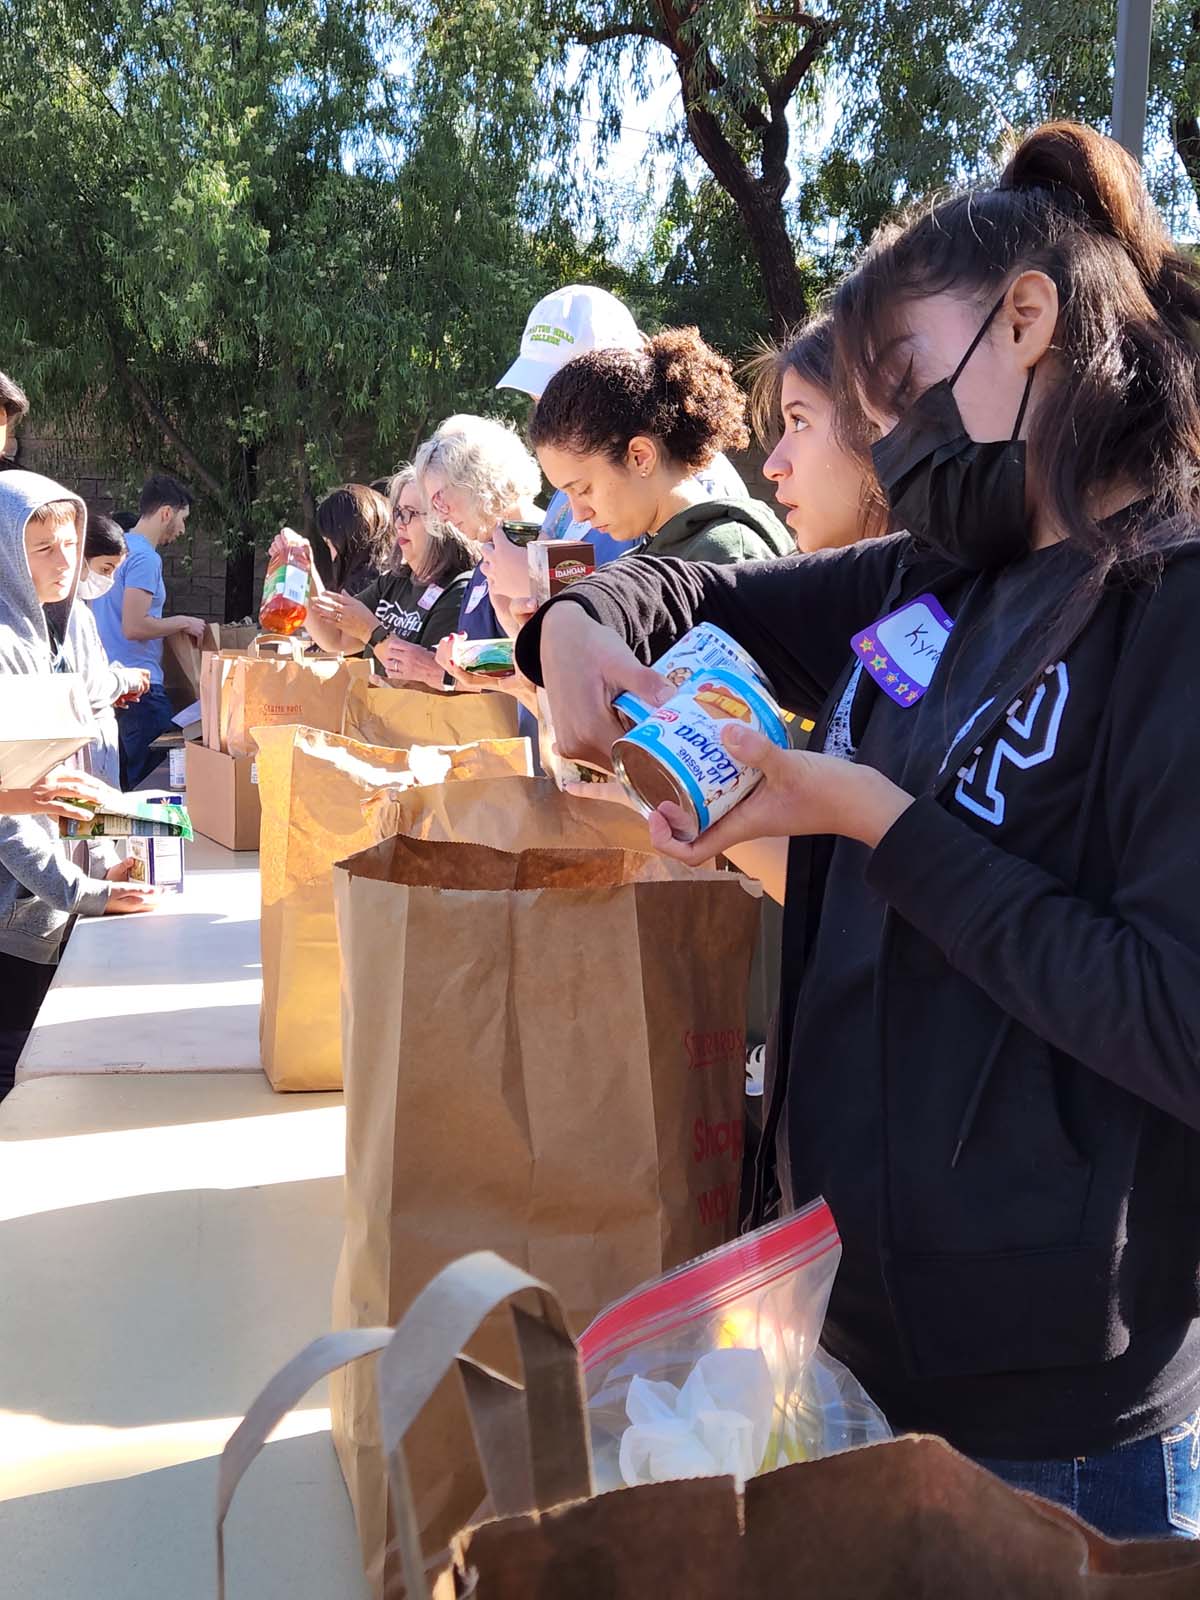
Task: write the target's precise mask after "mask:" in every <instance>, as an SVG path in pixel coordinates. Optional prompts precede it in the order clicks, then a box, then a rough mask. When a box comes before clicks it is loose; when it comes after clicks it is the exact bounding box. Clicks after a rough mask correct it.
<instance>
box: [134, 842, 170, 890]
mask: <svg viewBox="0 0 1200 1600" xmlns="http://www.w3.org/2000/svg"><path fill="white" fill-rule="evenodd" d="M126 854H127V855H128V856H129V857H131V858H132V860H133V861H135V862H136V863H137V865H136V866H135V867H134V869H133V871H132V872H131V873H130V875H129V881H130V882H131V883H145V884H149V885H150V886H151V887H152V888H155V889H171V890H174V891H176V892H182V890H183V882H184V865H183V840H182V839H130V840H129V841H128V844H127V846H126Z"/></svg>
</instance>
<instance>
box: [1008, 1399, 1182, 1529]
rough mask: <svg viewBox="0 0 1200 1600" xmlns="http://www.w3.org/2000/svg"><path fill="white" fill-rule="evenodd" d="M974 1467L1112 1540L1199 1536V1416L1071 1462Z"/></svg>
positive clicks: (1013, 1463) (1039, 1462)
mask: <svg viewBox="0 0 1200 1600" xmlns="http://www.w3.org/2000/svg"><path fill="white" fill-rule="evenodd" d="M979 1465H980V1466H981V1467H986V1468H987V1470H988V1471H989V1472H993V1473H995V1475H996V1476H997V1477H998V1478H1002V1479H1003V1480H1004V1482H1005V1483H1007V1484H1010V1485H1011V1486H1012V1488H1014V1489H1024V1490H1027V1491H1028V1492H1029V1493H1030V1494H1036V1495H1040V1496H1041V1498H1042V1499H1043V1500H1050V1501H1053V1502H1054V1503H1055V1504H1056V1505H1060V1506H1065V1507H1066V1508H1067V1510H1068V1511H1073V1512H1074V1513H1075V1515H1076V1516H1077V1517H1079V1518H1080V1520H1081V1521H1083V1522H1087V1523H1090V1525H1091V1526H1092V1527H1093V1528H1096V1529H1098V1530H1099V1532H1101V1533H1105V1534H1107V1535H1108V1536H1109V1538H1110V1539H1164V1538H1173V1539H1196V1538H1200V1411H1198V1412H1196V1414H1195V1415H1194V1416H1192V1417H1189V1418H1188V1420H1187V1421H1186V1422H1181V1423H1180V1424H1179V1425H1178V1427H1174V1428H1168V1429H1167V1431H1166V1432H1165V1433H1162V1434H1157V1435H1155V1436H1154V1437H1153V1438H1150V1439H1139V1440H1138V1441H1137V1442H1136V1443H1135V1444H1123V1445H1119V1446H1118V1447H1117V1448H1116V1449H1115V1450H1105V1451H1104V1452H1103V1453H1102V1454H1100V1455H1095V1456H1077V1457H1075V1458H1074V1459H1073V1460H1069V1461H993V1460H989V1459H986V1458H979Z"/></svg>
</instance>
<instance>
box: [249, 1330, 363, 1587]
mask: <svg viewBox="0 0 1200 1600" xmlns="http://www.w3.org/2000/svg"><path fill="white" fill-rule="evenodd" d="M391 1337H392V1330H391V1329H390V1328H346V1329H343V1330H341V1331H340V1332H336V1333H325V1334H322V1335H321V1337H320V1338H319V1339H314V1340H313V1342H312V1343H311V1344H310V1345H306V1346H305V1348H304V1349H303V1350H301V1352H300V1354H299V1355H297V1356H293V1357H292V1359H291V1360H290V1361H289V1362H288V1364H287V1365H286V1366H285V1367H281V1368H280V1370H279V1371H278V1372H277V1373H276V1374H275V1376H274V1377H273V1378H272V1379H271V1381H270V1383H268V1384H267V1386H266V1388H265V1389H264V1390H263V1391H262V1393H261V1394H260V1395H259V1397H258V1399H257V1400H255V1402H254V1404H253V1405H252V1406H251V1407H250V1409H249V1411H247V1413H246V1415H245V1416H244V1417H243V1418H242V1420H241V1422H240V1423H239V1424H238V1426H237V1428H235V1430H234V1431H233V1433H232V1434H231V1435H230V1437H229V1441H228V1443H227V1444H226V1446H225V1448H224V1450H222V1452H221V1460H220V1462H219V1464H218V1466H217V1600H225V1518H226V1516H227V1515H228V1513H229V1507H230V1504H231V1503H232V1500H233V1496H234V1491H235V1490H236V1489H237V1486H238V1484H239V1483H240V1482H241V1481H242V1478H243V1477H244V1476H245V1474H246V1471H247V1469H248V1468H249V1466H250V1465H251V1463H252V1462H253V1461H254V1459H255V1457H256V1456H257V1455H258V1453H259V1451H260V1450H261V1449H262V1447H263V1445H264V1444H266V1442H267V1438H268V1436H269V1435H270V1434H271V1433H272V1432H274V1430H275V1429H276V1428H277V1427H278V1426H279V1424H280V1423H281V1422H282V1421H283V1419H284V1417H285V1416H287V1414H288V1412H289V1411H292V1410H294V1409H295V1407H296V1406H297V1405H298V1404H299V1402H300V1401H301V1400H302V1399H303V1398H304V1396H305V1395H306V1394H307V1393H308V1391H309V1390H310V1389H311V1388H312V1386H313V1384H314V1383H318V1382H319V1381H320V1380H321V1379H322V1378H327V1377H328V1376H329V1374H330V1373H331V1372H336V1371H337V1370H338V1368H339V1367H346V1366H349V1364H350V1363H351V1362H352V1361H360V1360H361V1359H362V1358H363V1357H364V1356H370V1355H374V1354H375V1353H376V1352H377V1351H379V1350H382V1349H383V1347H384V1346H385V1345H386V1344H387V1342H388V1340H389V1339H390V1338H391Z"/></svg>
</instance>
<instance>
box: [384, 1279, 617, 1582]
mask: <svg viewBox="0 0 1200 1600" xmlns="http://www.w3.org/2000/svg"><path fill="white" fill-rule="evenodd" d="M529 1291H531V1292H532V1293H533V1294H534V1295H535V1296H536V1304H537V1310H536V1313H534V1312H530V1311H526V1310H525V1309H523V1308H522V1307H520V1306H512V1307H511V1311H512V1317H513V1329H514V1332H515V1334H516V1339H517V1347H518V1349H519V1351H520V1354H521V1366H522V1369H523V1372H524V1377H525V1387H524V1389H520V1388H518V1387H517V1386H516V1385H515V1384H512V1383H510V1382H509V1381H508V1380H507V1379H506V1378H502V1377H501V1376H500V1375H499V1374H498V1373H495V1372H492V1371H490V1370H489V1369H488V1368H487V1367H484V1366H482V1365H480V1364H479V1363H477V1362H474V1361H472V1360H470V1359H469V1358H467V1357H465V1356H460V1355H459V1354H458V1352H459V1351H461V1350H462V1348H463V1346H464V1345H466V1344H469V1343H470V1341H471V1339H472V1338H473V1337H474V1336H475V1334H476V1333H477V1332H478V1331H479V1328H480V1327H481V1326H482V1324H483V1322H484V1320H485V1318H486V1317H488V1316H489V1315H490V1314H491V1313H492V1312H493V1311H495V1310H496V1309H497V1308H498V1307H499V1306H502V1305H504V1304H505V1303H506V1302H508V1301H510V1300H512V1298H513V1297H514V1296H515V1295H518V1294H521V1293H524V1292H529ZM456 1362H457V1365H458V1367H459V1371H460V1372H461V1374H462V1378H463V1387H464V1391H465V1393H466V1398H467V1406H468V1409H469V1410H470V1413H471V1423H472V1428H473V1430H474V1433H475V1441H476V1445H477V1447H478V1450H479V1455H480V1463H481V1465H482V1467H483V1472H484V1479H485V1481H486V1483H487V1486H488V1490H489V1493H490V1495H491V1498H492V1502H493V1506H494V1508H495V1509H496V1511H497V1512H498V1513H499V1514H501V1515H507V1514H513V1513H515V1512H521V1511H531V1510H548V1509H549V1508H550V1507H552V1506H555V1505H558V1504H561V1503H562V1502H563V1501H566V1500H578V1499H584V1498H587V1497H589V1496H590V1495H591V1494H592V1493H593V1481H592V1462H591V1449H590V1445H589V1441H588V1430H587V1421H586V1416H585V1400H584V1388H583V1374H582V1372H581V1370H580V1366H579V1357H578V1355H577V1354H576V1351H575V1345H574V1343H573V1342H572V1339H571V1335H570V1333H569V1332H568V1331H567V1325H566V1321H565V1319H564V1318H563V1313H562V1307H561V1306H560V1304H559V1302H558V1298H557V1296H556V1295H555V1294H554V1291H553V1290H552V1289H550V1288H548V1287H547V1286H546V1284H544V1283H542V1282H541V1281H540V1280H539V1279H537V1278H534V1277H532V1276H531V1275H530V1274H529V1273H527V1272H524V1271H522V1270H521V1268H520V1267H514V1266H513V1265H512V1264H511V1263H510V1262H507V1261H505V1260H503V1259H502V1258H501V1257H500V1256H498V1255H496V1254H494V1252H492V1251H490V1250H480V1251H477V1252H476V1253H475V1254H473V1255H469V1256H463V1257H462V1259H461V1260H459V1261H455V1262H452V1263H451V1265H450V1266H448V1267H445V1268H443V1270H442V1271H441V1272H439V1273H438V1275H437V1277H436V1278H434V1279H433V1280H432V1281H431V1282H430V1283H429V1284H427V1285H426V1287H425V1288H424V1289H423V1290H422V1291H421V1293H420V1294H419V1295H418V1296H417V1298H416V1299H415V1300H414V1301H413V1303H412V1305H411V1306H410V1307H409V1309H408V1311H407V1313H406V1314H405V1316H404V1317H403V1319H402V1320H401V1321H400V1323H399V1324H398V1325H397V1328H396V1332H395V1335H394V1337H393V1338H392V1340H391V1342H390V1344H388V1345H387V1347H386V1348H385V1349H384V1350H383V1352H382V1354H381V1355H380V1358H379V1365H378V1367H377V1369H376V1382H377V1384H378V1388H379V1418H380V1429H381V1439H382V1444H383V1451H384V1455H385V1456H386V1457H387V1460H388V1468H389V1472H390V1474H391V1481H392V1491H393V1495H394V1497H395V1512H396V1533H397V1542H398V1544H399V1546H400V1557H401V1562H402V1565H403V1568H404V1582H405V1585H406V1589H407V1593H408V1596H409V1600H430V1588H429V1581H428V1578H427V1576H426V1571H425V1562H424V1557H423V1554H422V1550H421V1536H420V1530H419V1528H418V1526H417V1516H416V1508H415V1505H414V1502H413V1493H412V1484H411V1481H410V1479H409V1474H408V1463H407V1461H406V1459H405V1455H404V1437H405V1435H406V1434H407V1432H408V1430H409V1428H410V1427H411V1426H412V1424H413V1423H414V1422H415V1421H416V1418H417V1416H418V1415H419V1413H420V1411H421V1409H422V1408H423V1407H424V1405H425V1404H426V1403H427V1402H428V1400H429V1399H430V1398H431V1396H432V1395H433V1392H434V1390H435V1389H436V1388H437V1386H438V1384H439V1383H440V1382H441V1381H442V1379H443V1378H444V1377H445V1376H446V1374H447V1372H449V1370H450V1368H451V1367H452V1366H453V1365H454V1364H455V1363H456Z"/></svg>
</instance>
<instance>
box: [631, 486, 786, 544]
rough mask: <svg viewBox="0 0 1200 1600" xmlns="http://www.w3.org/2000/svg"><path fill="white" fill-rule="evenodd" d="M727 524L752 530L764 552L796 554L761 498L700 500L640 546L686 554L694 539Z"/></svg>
mask: <svg viewBox="0 0 1200 1600" xmlns="http://www.w3.org/2000/svg"><path fill="white" fill-rule="evenodd" d="M730 523H733V524H735V525H740V526H742V527H744V528H749V529H750V530H751V532H753V533H756V534H757V535H758V537H759V539H760V540H761V541H762V543H763V544H764V545H765V546H766V547H767V554H774V555H777V556H794V555H795V554H796V541H795V540H794V539H793V538H792V536H791V534H790V533H789V532H788V530H787V529H786V528H785V527H784V525H783V523H782V522H780V520H779V518H778V517H777V516H776V515H775V513H774V512H773V511H772V510H771V508H770V507H769V506H765V505H764V504H763V503H762V501H761V500H701V501H699V502H698V503H697V504H696V505H694V506H689V507H688V508H687V510H686V511H680V512H679V513H678V514H677V515H675V516H673V517H672V518H671V519H670V520H669V521H668V522H664V523H663V525H662V527H661V528H660V529H659V530H658V532H657V533H656V534H655V535H654V536H653V538H651V539H650V540H649V541H648V542H647V543H646V544H645V545H644V546H643V554H648V555H654V556H685V557H686V555H687V550H688V547H689V546H691V545H692V544H694V543H695V541H696V540H697V538H699V537H700V536H702V535H704V534H707V533H708V532H709V531H710V530H716V529H717V528H719V527H721V526H722V525H723V524H724V525H726V526H728V525H729V524H730Z"/></svg>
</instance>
